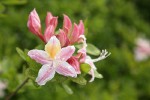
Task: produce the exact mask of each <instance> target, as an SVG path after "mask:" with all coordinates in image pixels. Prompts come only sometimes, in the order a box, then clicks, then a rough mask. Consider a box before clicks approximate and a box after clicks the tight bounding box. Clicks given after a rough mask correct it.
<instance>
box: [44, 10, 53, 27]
mask: <svg viewBox="0 0 150 100" xmlns="http://www.w3.org/2000/svg"><path fill="white" fill-rule="evenodd" d="M52 17H53V15H52V13H51V12H47V15H46V20H45V24H46V27H48V26H49V24H50V20H51V19H52Z"/></svg>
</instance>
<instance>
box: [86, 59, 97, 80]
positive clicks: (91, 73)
mask: <svg viewBox="0 0 150 100" xmlns="http://www.w3.org/2000/svg"><path fill="white" fill-rule="evenodd" d="M85 63H87V64H89V65H90V66H91V70H90V72H89V74H90V75H91V76H92V78H91V80H90V81H89V82H92V81H94V78H95V75H94V70H96V67H95V65H94V63H93V60H92V59H91V57H90V56H87V57H86V60H85Z"/></svg>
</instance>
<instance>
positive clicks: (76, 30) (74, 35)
mask: <svg viewBox="0 0 150 100" xmlns="http://www.w3.org/2000/svg"><path fill="white" fill-rule="evenodd" d="M78 38H79V28H78V26H77V24H74V28H73V31H72V34H71V37H70V41H71V43H72V44H73V43H74V42H76V41H77V40H78Z"/></svg>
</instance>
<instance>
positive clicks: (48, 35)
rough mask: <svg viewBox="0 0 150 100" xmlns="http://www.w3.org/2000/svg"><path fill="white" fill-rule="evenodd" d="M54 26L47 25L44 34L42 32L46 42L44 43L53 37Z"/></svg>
mask: <svg viewBox="0 0 150 100" xmlns="http://www.w3.org/2000/svg"><path fill="white" fill-rule="evenodd" d="M54 31H55V29H54V26H53V25H49V26H48V27H47V28H46V30H45V32H44V39H45V41H46V43H47V42H48V41H49V39H50V38H51V37H52V36H53V35H54Z"/></svg>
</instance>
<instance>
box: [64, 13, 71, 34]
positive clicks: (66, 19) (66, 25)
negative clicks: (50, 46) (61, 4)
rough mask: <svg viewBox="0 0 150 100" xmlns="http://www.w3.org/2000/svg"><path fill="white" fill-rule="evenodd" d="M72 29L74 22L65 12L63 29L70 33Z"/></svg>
mask: <svg viewBox="0 0 150 100" xmlns="http://www.w3.org/2000/svg"><path fill="white" fill-rule="evenodd" d="M71 29H72V23H71V20H70V18H69V17H68V16H67V15H65V14H64V22H63V30H64V31H65V33H69V32H70V31H71Z"/></svg>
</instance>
